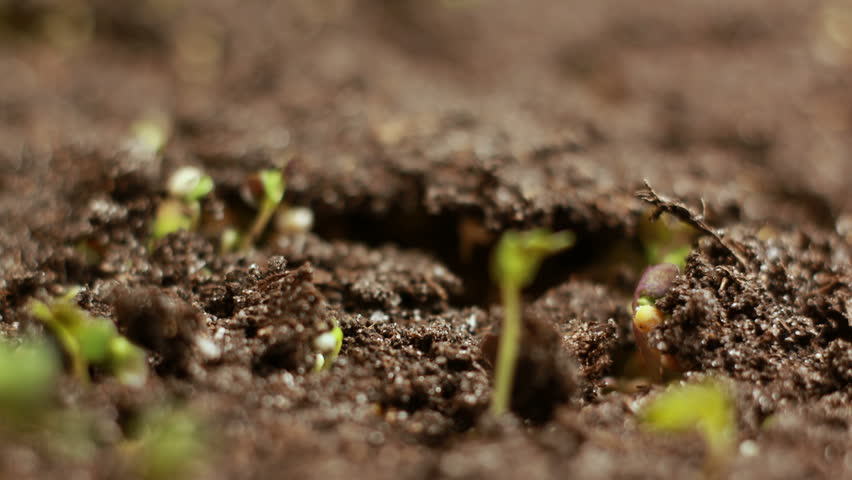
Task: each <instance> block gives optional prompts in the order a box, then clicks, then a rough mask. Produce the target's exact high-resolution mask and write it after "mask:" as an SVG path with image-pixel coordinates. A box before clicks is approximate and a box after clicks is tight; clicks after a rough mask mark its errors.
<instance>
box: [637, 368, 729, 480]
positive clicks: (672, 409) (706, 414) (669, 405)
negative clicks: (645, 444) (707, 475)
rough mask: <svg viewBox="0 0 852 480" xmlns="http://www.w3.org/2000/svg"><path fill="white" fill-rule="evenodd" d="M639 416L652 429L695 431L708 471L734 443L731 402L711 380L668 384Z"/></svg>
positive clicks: (721, 459)
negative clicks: (703, 445)
mask: <svg viewBox="0 0 852 480" xmlns="http://www.w3.org/2000/svg"><path fill="white" fill-rule="evenodd" d="M640 418H641V420H642V423H643V424H644V425H645V427H646V428H648V429H649V430H651V431H655V432H683V431H689V430H696V431H698V433H699V434H701V436H702V437H703V438H704V441H705V442H706V443H707V447H708V449H709V457H708V459H707V464H706V465H707V467H708V470H710V471H712V470H714V469H715V468H717V467H718V466H720V465H721V464H722V463H724V461H725V459H726V458H727V457H728V456H730V454H731V452H732V451H733V447H734V444H735V443H736V438H737V425H736V412H735V409H734V402H733V400H732V399H731V396H730V394H729V392H728V391H727V389H726V388H725V387H723V386H722V385H721V384H720V383H718V382H715V381H705V382H703V383H699V384H691V385H680V386H676V387H671V388H669V389H667V390H666V391H665V392H663V393H661V394H660V395H657V396H656V397H655V398H653V399H652V400H651V401H650V402H649V403H648V404H646V405H645V406H644V408H643V409H642V411H641V412H640Z"/></svg>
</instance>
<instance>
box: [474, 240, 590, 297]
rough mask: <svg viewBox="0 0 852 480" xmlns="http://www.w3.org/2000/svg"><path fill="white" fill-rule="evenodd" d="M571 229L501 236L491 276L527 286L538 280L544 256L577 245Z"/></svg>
mask: <svg viewBox="0 0 852 480" xmlns="http://www.w3.org/2000/svg"><path fill="white" fill-rule="evenodd" d="M575 241H576V237H575V236H574V234H573V233H572V232H569V231H563V232H557V233H551V232H549V231H548V230H545V229H535V230H529V231H525V232H515V231H508V232H506V233H504V234H503V236H502V237H501V238H500V242H499V243H498V244H497V248H496V250H495V253H494V257H493V261H492V266H491V267H492V276H493V278H494V279H495V281H496V282H497V283H499V284H501V285H502V284H513V285H517V286H518V287H519V288H522V287H525V286H527V285H529V284H530V283H532V281H533V279H535V276H536V274H537V273H538V269H539V267H540V266H541V262H542V261H544V259H545V258H547V257H549V256H551V255H553V254H556V253H558V252H560V251H562V250H565V249H567V248H570V247H572V246H573V245H574V243H575Z"/></svg>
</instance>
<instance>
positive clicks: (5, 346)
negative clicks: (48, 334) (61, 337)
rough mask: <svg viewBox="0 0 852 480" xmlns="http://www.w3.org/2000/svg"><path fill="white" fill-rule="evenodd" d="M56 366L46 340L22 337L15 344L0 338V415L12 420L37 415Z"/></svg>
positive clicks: (49, 390)
mask: <svg viewBox="0 0 852 480" xmlns="http://www.w3.org/2000/svg"><path fill="white" fill-rule="evenodd" d="M59 368H60V364H59V358H58V357H57V355H56V353H55V352H54V351H53V349H52V348H50V346H48V345H47V344H46V343H43V342H35V341H26V342H24V343H23V344H22V345H20V346H18V347H17V348H16V347H15V346H13V345H12V344H11V343H9V342H8V341H7V340H5V339H0V418H3V419H4V420H5V421H9V422H12V421H18V420H23V419H25V418H31V417H32V416H33V415H37V414H38V413H39V412H40V411H41V410H42V409H43V408H44V407H46V405H47V403H48V401H49V400H50V395H51V393H52V391H53V390H54V388H55V385H56V379H57V377H58V376H59Z"/></svg>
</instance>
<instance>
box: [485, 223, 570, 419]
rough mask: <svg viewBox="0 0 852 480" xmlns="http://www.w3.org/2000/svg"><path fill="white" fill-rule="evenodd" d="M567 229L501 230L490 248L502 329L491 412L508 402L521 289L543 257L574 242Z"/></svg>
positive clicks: (497, 412)
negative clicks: (559, 230)
mask: <svg viewBox="0 0 852 480" xmlns="http://www.w3.org/2000/svg"><path fill="white" fill-rule="evenodd" d="M574 242H575V237H574V234H573V233H571V232H558V233H551V232H549V231H547V230H544V229H536V230H530V231H526V232H514V231H509V232H506V233H504V234H503V236H502V237H501V238H500V241H499V243H498V244H497V247H496V249H495V251H494V257H493V259H492V263H491V276H492V278H493V279H494V281H495V282H496V283H497V284H498V285H499V287H500V296H501V299H502V302H503V331H502V334H501V336H500V345H499V349H498V352H497V366H496V372H495V380H494V396H493V397H492V399H491V413H492V414H493V415H495V416H497V415H502V414H504V413H505V412H506V411H507V410H508V409H509V405H510V400H511V396H512V383H513V380H514V377H515V365H516V364H517V360H518V351H519V349H520V344H521V326H522V324H521V322H522V318H521V290H522V289H523V288H524V287H526V286H528V285H529V284H531V283H532V281H533V280H534V279H535V276H536V274H537V273H538V269H539V267H540V266H541V262H542V261H544V259H545V258H547V257H549V256H551V255H553V254H555V253H558V252H560V251H562V250H564V249H566V248H569V247H571V246H573V245H574Z"/></svg>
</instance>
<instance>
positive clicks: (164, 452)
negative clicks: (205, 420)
mask: <svg viewBox="0 0 852 480" xmlns="http://www.w3.org/2000/svg"><path fill="white" fill-rule="evenodd" d="M135 430H137V432H136V434H137V435H139V438H138V441H137V443H136V445H135V447H136V448H135V449H133V450H131V454H132V458H131V461H132V465H133V467H134V469H135V470H136V473H137V474H138V475H139V477H141V478H143V479H146V480H166V479H173V478H193V477H194V475H192V473H193V470H194V469H195V468H196V467H197V466H198V465H199V464H200V463H202V462H203V461H204V459H205V457H206V452H207V450H208V448H207V445H206V443H207V442H206V439H205V437H206V435H205V434H204V428H203V426H202V425H201V422H200V421H199V420H198V419H197V418H196V417H195V416H194V415H192V414H191V413H190V412H187V411H183V410H171V409H158V410H155V411H152V412H149V413H148V414H147V415H145V416H144V417H143V418H142V420H141V422H140V423H139V424H137V425H136V428H135Z"/></svg>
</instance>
